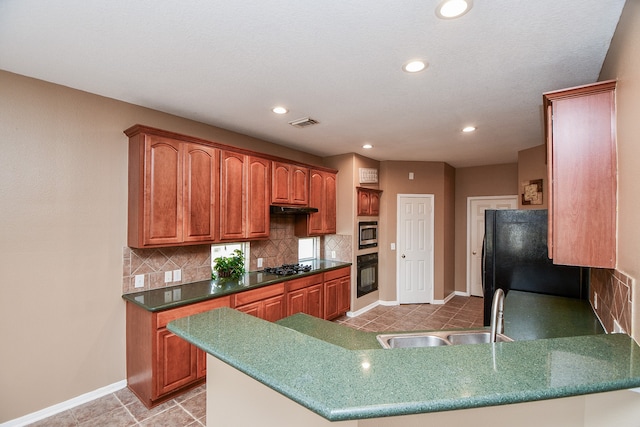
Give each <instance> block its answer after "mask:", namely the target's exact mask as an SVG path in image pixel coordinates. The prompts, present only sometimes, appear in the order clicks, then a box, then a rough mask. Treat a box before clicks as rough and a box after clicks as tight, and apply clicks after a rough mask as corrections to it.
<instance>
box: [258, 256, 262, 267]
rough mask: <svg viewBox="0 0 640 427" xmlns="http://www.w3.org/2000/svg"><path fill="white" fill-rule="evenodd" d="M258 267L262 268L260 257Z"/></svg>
mask: <svg viewBox="0 0 640 427" xmlns="http://www.w3.org/2000/svg"><path fill="white" fill-rule="evenodd" d="M258 268H262V258H258Z"/></svg>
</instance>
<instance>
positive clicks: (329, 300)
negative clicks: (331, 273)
mask: <svg viewBox="0 0 640 427" xmlns="http://www.w3.org/2000/svg"><path fill="white" fill-rule="evenodd" d="M339 295H340V279H334V280H330V281H328V282H325V283H324V318H325V319H327V320H331V319H335V318H336V317H338V316H339V315H340V309H339V302H338V299H339Z"/></svg>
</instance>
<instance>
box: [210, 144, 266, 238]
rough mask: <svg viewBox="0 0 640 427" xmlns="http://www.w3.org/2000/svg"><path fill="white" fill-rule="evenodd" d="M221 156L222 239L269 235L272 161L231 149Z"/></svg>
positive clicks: (224, 151)
mask: <svg viewBox="0 0 640 427" xmlns="http://www.w3.org/2000/svg"><path fill="white" fill-rule="evenodd" d="M220 158H221V162H220V165H221V166H220V167H221V173H220V176H221V178H220V179H221V189H220V240H247V239H255V238H264V237H268V236H269V222H270V218H269V201H270V198H269V189H270V185H271V161H270V160H267V159H263V158H260V157H256V156H248V155H246V154H242V153H238V152H235V151H230V150H222V151H221V153H220Z"/></svg>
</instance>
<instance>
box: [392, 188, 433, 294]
mask: <svg viewBox="0 0 640 427" xmlns="http://www.w3.org/2000/svg"><path fill="white" fill-rule="evenodd" d="M396 235H397V239H398V248H397V252H396V254H397V266H398V268H397V283H398V301H399V303H400V304H408V303H428V302H432V301H433V195H424V194H423V195H415V194H399V195H398V227H397V233H396Z"/></svg>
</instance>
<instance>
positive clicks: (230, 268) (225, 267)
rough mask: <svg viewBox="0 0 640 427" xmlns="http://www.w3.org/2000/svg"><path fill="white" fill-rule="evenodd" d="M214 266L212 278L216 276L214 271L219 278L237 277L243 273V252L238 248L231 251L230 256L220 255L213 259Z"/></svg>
mask: <svg viewBox="0 0 640 427" xmlns="http://www.w3.org/2000/svg"><path fill="white" fill-rule="evenodd" d="M213 262H215V266H214V267H213V268H214V270H215V272H214V273H212V278H213V279H215V278H216V273H217V276H218V277H219V278H221V279H222V278H230V279H239V278H240V277H242V275H243V274H244V271H245V270H244V254H243V253H242V251H241V250H240V249H236V250H234V251H233V254H232V255H230V256H221V257H218V258H216V259H214V260H213Z"/></svg>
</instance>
